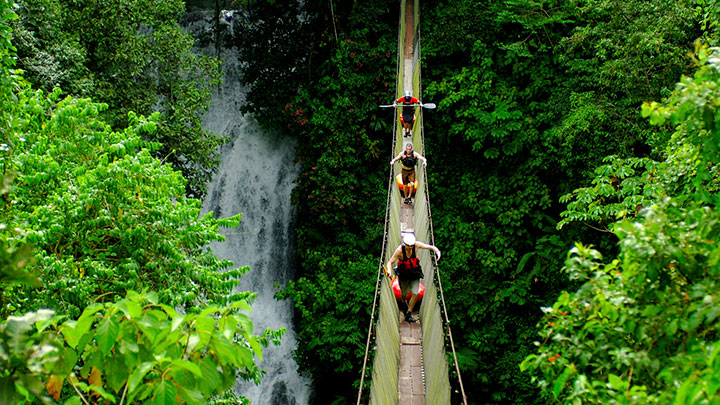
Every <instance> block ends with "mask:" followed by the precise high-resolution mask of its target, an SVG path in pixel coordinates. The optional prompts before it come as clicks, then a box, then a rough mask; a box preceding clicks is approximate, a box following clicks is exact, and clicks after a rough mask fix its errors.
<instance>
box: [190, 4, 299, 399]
mask: <svg viewBox="0 0 720 405" xmlns="http://www.w3.org/2000/svg"><path fill="white" fill-rule="evenodd" d="M214 18H216V16H215V13H214V12H213V11H210V10H203V11H193V12H188V13H187V14H186V16H185V24H184V26H185V29H186V30H187V31H188V32H189V33H191V34H193V35H195V36H196V37H197V36H199V35H206V36H207V35H208V34H209V33H212V29H213V27H214V26H215V20H214ZM225 27H226V28H227V29H231V27H229V26H227V25H225ZM210 42H212V41H210ZM198 51H200V52H205V53H207V54H214V53H215V52H216V50H215V48H214V46H213V44H210V45H209V46H207V47H206V48H204V49H198ZM218 51H219V52H220V55H219V56H220V57H221V58H224V59H225V62H224V69H225V79H224V83H223V84H222V85H221V86H220V87H219V88H218V89H216V90H215V93H214V94H213V99H212V106H211V107H210V109H209V111H208V112H207V114H206V116H205V118H204V127H205V128H206V129H208V130H211V131H213V132H215V133H216V134H219V135H221V136H224V137H229V138H230V142H229V143H228V144H226V145H224V146H223V148H222V150H221V164H220V169H219V171H218V173H217V174H216V175H215V177H214V179H213V181H212V182H211V184H209V186H208V194H207V197H206V199H205V202H204V204H203V211H204V212H208V211H213V212H214V214H215V216H216V217H218V218H219V217H226V216H230V215H235V214H237V213H242V221H241V222H240V226H239V228H237V229H227V230H224V234H225V236H226V241H225V242H223V243H214V244H213V245H212V246H211V247H212V249H213V251H214V252H215V254H216V255H217V256H219V257H221V258H224V259H229V260H232V261H233V262H234V263H235V265H236V266H245V265H248V266H250V271H249V272H248V273H247V274H246V275H244V276H243V277H242V279H241V280H240V285H239V286H238V289H239V290H240V291H256V292H257V298H256V300H255V302H254V303H253V305H252V307H253V313H251V318H252V320H253V324H254V325H255V333H256V334H257V333H260V332H262V331H263V330H265V328H271V329H279V328H286V329H287V333H286V334H285V335H284V336H283V337H282V344H281V345H280V346H272V345H271V346H269V347H267V348H266V349H265V350H264V351H263V361H262V362H260V363H259V366H260V368H261V369H263V370H266V371H267V374H266V375H265V376H264V377H263V378H262V382H261V383H260V385H258V386H256V385H255V384H254V383H252V382H245V381H239V382H238V384H237V385H236V387H235V391H236V392H237V393H238V394H240V395H243V396H245V397H247V398H249V399H250V400H251V401H252V403H253V404H272V405H285V404H289V405H303V404H307V403H309V401H310V399H309V398H310V391H311V389H310V381H309V380H308V379H306V378H304V377H302V376H300V375H299V374H298V372H297V364H296V363H295V361H294V360H293V358H292V355H291V352H292V350H294V349H295V347H296V338H295V332H294V330H293V320H292V317H293V308H292V303H291V302H289V301H278V300H276V299H274V297H273V295H274V293H275V292H276V290H277V288H276V287H275V285H276V284H277V285H280V286H283V285H285V284H286V283H287V282H288V281H289V280H290V279H291V278H292V277H293V273H294V271H293V267H292V262H293V255H294V244H293V232H292V231H293V229H294V216H295V214H294V209H293V207H292V205H291V203H290V194H291V191H292V188H293V181H294V179H295V178H296V177H297V173H298V169H297V167H295V166H294V165H293V163H292V162H293V157H294V142H292V140H291V139H290V138H288V137H287V136H283V135H281V134H273V133H268V132H265V131H263V130H261V129H260V128H259V126H258V124H257V122H256V121H255V120H254V119H253V118H252V117H250V116H243V115H242V114H241V112H240V106H241V105H242V103H243V101H244V94H245V89H244V88H243V86H242V84H241V83H240V79H239V68H240V64H241V61H238V60H237V56H236V55H234V54H233V52H232V50H223V49H220V50H218Z"/></svg>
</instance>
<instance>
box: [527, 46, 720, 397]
mask: <svg viewBox="0 0 720 405" xmlns="http://www.w3.org/2000/svg"><path fill="white" fill-rule="evenodd" d="M719 52H720V51H718V50H717V49H716V48H707V47H706V46H702V45H699V44H698V48H697V49H696V54H697V59H696V67H697V71H696V72H695V74H694V75H693V76H692V77H684V78H683V79H682V80H681V81H680V83H678V86H677V88H676V90H675V91H674V92H673V93H672V95H671V96H670V97H669V99H668V100H666V101H665V102H664V103H663V104H659V103H656V102H653V103H645V104H644V105H643V115H644V116H646V117H649V118H650V121H651V122H652V123H654V124H656V125H663V124H664V123H665V122H667V121H669V122H671V123H672V125H673V127H674V128H675V132H674V133H673V134H672V136H671V137H670V138H669V139H668V138H667V137H664V136H662V133H661V136H660V137H659V139H658V140H656V144H658V145H661V149H660V151H659V153H662V154H663V155H664V156H665V159H663V160H662V161H659V162H656V163H655V164H653V165H650V166H649V167H648V166H646V169H645V170H643V168H642V167H640V168H639V171H640V173H639V175H638V176H636V177H637V178H642V179H647V183H646V184H653V185H654V187H653V188H649V187H647V186H646V187H637V188H635V192H634V193H627V195H625V196H624V197H625V198H624V201H627V200H628V199H630V198H632V197H633V196H642V204H641V207H640V208H639V209H638V210H637V212H636V213H635V214H634V215H628V216H627V217H625V218H623V219H621V220H620V221H617V222H615V223H613V224H611V226H610V229H612V231H613V232H614V234H615V235H616V237H617V238H618V241H619V246H620V252H619V254H618V255H617V257H615V258H613V259H609V260H603V257H602V255H601V254H600V252H598V251H597V250H594V249H591V248H590V247H586V246H583V245H580V244H578V245H577V246H576V247H575V248H574V249H573V250H571V251H570V253H569V254H568V257H567V260H566V271H567V272H568V273H569V274H570V276H571V277H573V278H575V279H577V280H578V281H579V282H581V283H582V285H581V287H580V288H579V289H578V290H577V291H575V292H564V293H563V294H562V295H561V296H560V297H559V298H558V300H557V301H556V302H555V304H554V305H553V306H552V307H547V308H544V312H545V316H544V318H543V320H542V322H541V324H542V325H543V326H542V331H541V333H540V336H541V338H542V341H541V342H539V343H538V346H539V347H538V351H537V354H532V355H529V356H528V357H527V358H526V359H525V361H524V362H523V363H522V365H521V367H522V368H523V369H525V370H528V371H531V372H532V374H533V376H534V379H535V380H536V381H537V383H538V384H539V386H540V387H542V388H544V392H545V396H546V397H547V398H548V399H550V398H553V399H554V400H559V401H561V402H573V401H574V402H578V401H581V402H583V403H609V402H623V403H643V404H645V403H670V402H674V403H693V404H694V403H698V404H699V403H711V402H713V401H714V398H715V396H716V388H715V387H716V386H717V373H715V372H714V370H715V368H716V367H717V357H716V354H717V347H718V345H719V344H720V343H719V342H718V340H717V314H718V313H720V312H718V311H720V309H719V308H718V305H717V304H716V301H717V297H716V295H717V293H716V291H717V287H718V274H717V267H718V258H719V257H720V250H718V230H719V229H720V228H719V227H718V224H719V223H720V222H719V220H720V212H719V211H718V202H719V200H718V197H717V190H718V187H717V185H718V176H717V170H716V169H717V166H718V163H720V155H719V154H718V152H717V143H718V141H720V131H718V122H719V119H720V116H718V114H715V108H716V107H715V106H717V105H718V100H720V93H718V91H717V87H718V83H720V74H719V73H718V72H719V71H720V70H718V68H719V67H720V64H719V63H718V62H720V58H719V57H718V56H719V55H720V53H719ZM708 111H709V112H708ZM603 177H607V173H605V172H604V171H603V170H599V171H598V172H597V177H596V180H597V179H600V178H603ZM632 182H636V181H635V180H634V179H633V178H632V177H625V178H621V179H620V180H619V181H618V185H617V187H618V188H619V189H626V188H627V187H626V186H627V184H628V183H632ZM595 183H596V184H600V182H599V181H596V182H595ZM584 196H588V197H587V198H585V197H584ZM603 196H604V193H603V191H602V190H598V189H596V188H594V187H593V188H585V189H582V190H578V191H576V192H575V193H574V194H573V196H571V197H569V199H571V200H572V199H574V200H575V202H577V204H575V205H573V206H570V205H569V206H568V212H569V215H568V220H570V221H571V220H577V219H576V217H577V215H578V214H580V213H581V212H582V211H583V210H588V211H590V210H591V205H587V204H586V200H590V199H592V200H594V201H593V206H595V207H597V208H596V210H597V211H611V212H612V210H613V209H614V208H613V204H612V203H608V202H603V200H602V197H603ZM571 204H572V203H571ZM592 215H593V214H592V213H590V214H589V215H588V217H591V216H592Z"/></svg>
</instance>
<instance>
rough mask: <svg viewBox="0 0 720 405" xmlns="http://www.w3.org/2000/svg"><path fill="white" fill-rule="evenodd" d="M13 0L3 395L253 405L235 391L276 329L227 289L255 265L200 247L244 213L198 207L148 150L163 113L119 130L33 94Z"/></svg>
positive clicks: (2, 69) (1, 50) (5, 41)
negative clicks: (18, 45)
mask: <svg viewBox="0 0 720 405" xmlns="http://www.w3.org/2000/svg"><path fill="white" fill-rule="evenodd" d="M11 5H12V3H11V2H10V1H8V0H1V1H0V122H2V126H0V167H2V183H1V184H2V187H0V197H1V201H0V204H2V210H0V241H1V242H2V243H1V244H0V265H1V266H2V267H0V284H1V285H0V318H1V319H2V320H0V402H2V403H8V404H10V403H12V404H15V403H25V402H26V401H27V402H35V403H37V402H38V401H40V402H44V403H51V402H52V401H53V399H54V400H56V401H61V402H63V403H67V404H80V403H86V404H87V403H89V402H106V401H107V402H112V403H119V404H126V403H138V402H153V403H162V404H175V403H177V402H178V401H180V400H182V401H183V402H186V403H194V404H201V403H207V402H208V401H210V400H211V399H213V398H216V399H217V400H218V401H222V402H225V403H243V402H246V401H245V400H244V399H243V398H235V397H234V395H233V394H232V392H231V391H228V390H230V389H231V388H232V387H233V386H234V385H235V381H236V378H237V377H242V378H245V379H251V380H258V379H259V378H260V377H261V375H262V372H261V371H260V370H259V369H258V368H257V366H256V365H255V362H254V359H255V358H262V347H263V346H266V345H267V344H268V343H269V342H270V341H275V342H276V341H277V339H278V338H279V337H280V335H281V334H282V332H283V331H282V330H280V331H270V330H268V331H266V332H265V333H263V334H262V335H255V333H254V332H253V325H252V322H251V320H250V318H249V317H248V315H247V314H246V313H244V312H246V311H249V310H250V306H249V303H250V302H251V301H252V298H253V294H252V293H249V292H243V293H233V287H234V286H235V285H237V278H238V277H239V276H240V275H241V274H243V273H244V272H246V271H247V270H248V269H247V268H241V269H230V267H231V266H232V263H230V262H228V261H225V260H220V259H218V258H217V257H215V255H214V254H213V253H212V251H211V250H210V249H209V248H208V247H207V245H208V244H209V242H211V241H217V240H223V237H222V235H220V234H219V232H218V229H219V227H233V226H237V224H238V222H239V220H240V218H239V215H238V216H234V217H230V218H224V219H215V218H213V216H212V213H210V214H205V215H200V200H197V199H193V198H188V197H186V196H185V192H186V185H187V180H186V179H184V178H183V176H182V174H181V172H179V171H174V170H173V169H172V167H171V166H170V165H168V164H166V163H163V162H162V161H161V160H159V159H157V158H155V157H153V153H152V152H153V151H156V150H158V149H159V148H160V144H158V143H156V142H149V141H147V140H146V139H153V135H152V134H154V133H155V132H156V131H158V130H159V129H158V128H160V127H161V126H162V124H161V122H162V119H161V118H160V115H161V114H159V113H156V114H153V115H152V116H150V117H147V118H146V117H143V116H142V115H137V114H135V113H133V112H129V113H127V116H126V118H125V121H126V122H127V125H126V126H124V127H123V126H122V125H120V124H116V125H119V126H120V127H121V129H117V128H118V127H117V126H115V127H113V126H111V125H109V124H108V121H106V120H107V119H108V118H107V117H106V116H104V115H103V112H104V111H108V108H109V107H108V105H107V104H104V103H98V102H95V101H93V100H91V99H88V98H79V97H72V96H64V95H63V91H62V90H61V89H60V88H56V89H54V90H53V91H52V92H49V93H48V92H45V91H42V90H38V89H35V88H33V87H32V86H31V85H30V83H29V82H28V81H26V79H25V78H24V77H23V73H22V71H20V70H17V69H15V68H14V66H13V65H14V64H15V62H16V54H15V48H14V47H13V44H14V43H15V41H16V40H17V37H16V36H13V35H12V34H11V29H10V26H9V22H10V21H12V20H13V19H17V15H16V14H15V13H14V12H13V11H12V9H11ZM126 5H127V6H131V5H132V4H131V3H130V2H128V3H126ZM15 21H17V20H15ZM185 40H187V38H186V39H185ZM70 76H73V75H70ZM88 86H90V87H88V90H90V89H91V87H92V86H93V83H88ZM135 90H137V89H135ZM124 108H129V107H128V106H126V105H124ZM115 112H117V111H115ZM196 136H200V137H202V135H197V134H196ZM211 143H212V142H211ZM101 398H102V399H101Z"/></svg>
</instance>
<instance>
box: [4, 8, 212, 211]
mask: <svg viewBox="0 0 720 405" xmlns="http://www.w3.org/2000/svg"><path fill="white" fill-rule="evenodd" d="M17 5H18V7H17V9H16V12H17V14H18V16H19V18H18V19H17V20H15V21H14V23H13V24H12V27H13V30H14V33H13V38H14V39H13V45H14V46H15V47H16V48H17V56H18V57H17V65H18V66H17V67H18V68H20V69H23V70H24V71H25V72H26V76H27V79H28V80H29V81H30V83H32V84H33V85H34V86H35V88H38V89H43V90H45V91H48V92H49V91H52V90H53V88H55V87H60V88H62V89H63V90H64V91H66V92H68V93H69V94H73V95H75V96H78V97H92V98H93V99H94V100H95V101H98V102H102V103H105V104H107V105H108V108H107V109H105V110H104V111H103V112H102V116H103V119H104V120H105V121H106V122H107V123H109V124H110V125H111V127H113V129H118V130H119V129H122V128H125V127H127V126H128V124H129V119H128V112H129V111H133V112H135V113H136V114H142V115H146V116H147V115H150V114H151V113H152V112H159V116H158V119H157V122H156V127H157V129H156V130H155V131H153V132H152V133H150V134H146V135H145V136H146V137H147V138H148V139H149V140H151V141H156V142H160V144H159V146H158V147H157V148H155V149H154V150H153V151H152V155H153V156H155V157H158V158H160V159H163V160H165V161H166V162H168V163H172V165H173V167H175V169H178V170H180V171H182V173H183V175H184V176H185V178H186V179H187V180H188V182H187V185H186V191H187V194H188V195H189V196H195V197H197V198H202V196H203V195H204V193H205V187H206V184H207V182H208V181H209V180H210V178H211V176H212V173H213V172H214V171H215V169H216V168H217V166H218V164H219V161H218V156H217V147H218V145H219V144H221V143H222V139H221V138H219V137H218V136H217V135H215V134H213V133H211V132H209V131H206V130H204V129H203V128H202V125H201V124H202V122H201V119H202V115H203V113H204V112H205V111H206V110H207V104H208V102H209V100H210V91H211V89H212V87H213V86H215V85H217V84H218V83H219V80H220V70H219V63H218V61H217V60H215V59H212V58H208V57H205V56H202V55H198V54H195V53H193V52H192V45H193V40H192V38H190V37H189V36H187V35H185V34H183V33H182V30H181V27H180V25H179V24H178V21H179V18H180V16H181V15H182V13H183V11H184V10H185V2H184V1H183V0H168V1H156V0H140V1H128V0H113V1H98V0H77V1H75V0H74V1H62V0H21V1H18V2H17Z"/></svg>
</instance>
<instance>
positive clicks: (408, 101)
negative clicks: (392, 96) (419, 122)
mask: <svg viewBox="0 0 720 405" xmlns="http://www.w3.org/2000/svg"><path fill="white" fill-rule="evenodd" d="M398 103H400V104H402V105H403V108H402V112H401V113H400V125H402V126H403V137H406V136H412V126H413V124H415V107H417V106H422V104H421V103H420V100H418V99H416V98H415V97H413V96H412V92H411V91H409V90H406V91H405V95H404V96H403V97H400V98H399V99H397V100H395V101H394V102H393V107H397V106H398Z"/></svg>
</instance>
